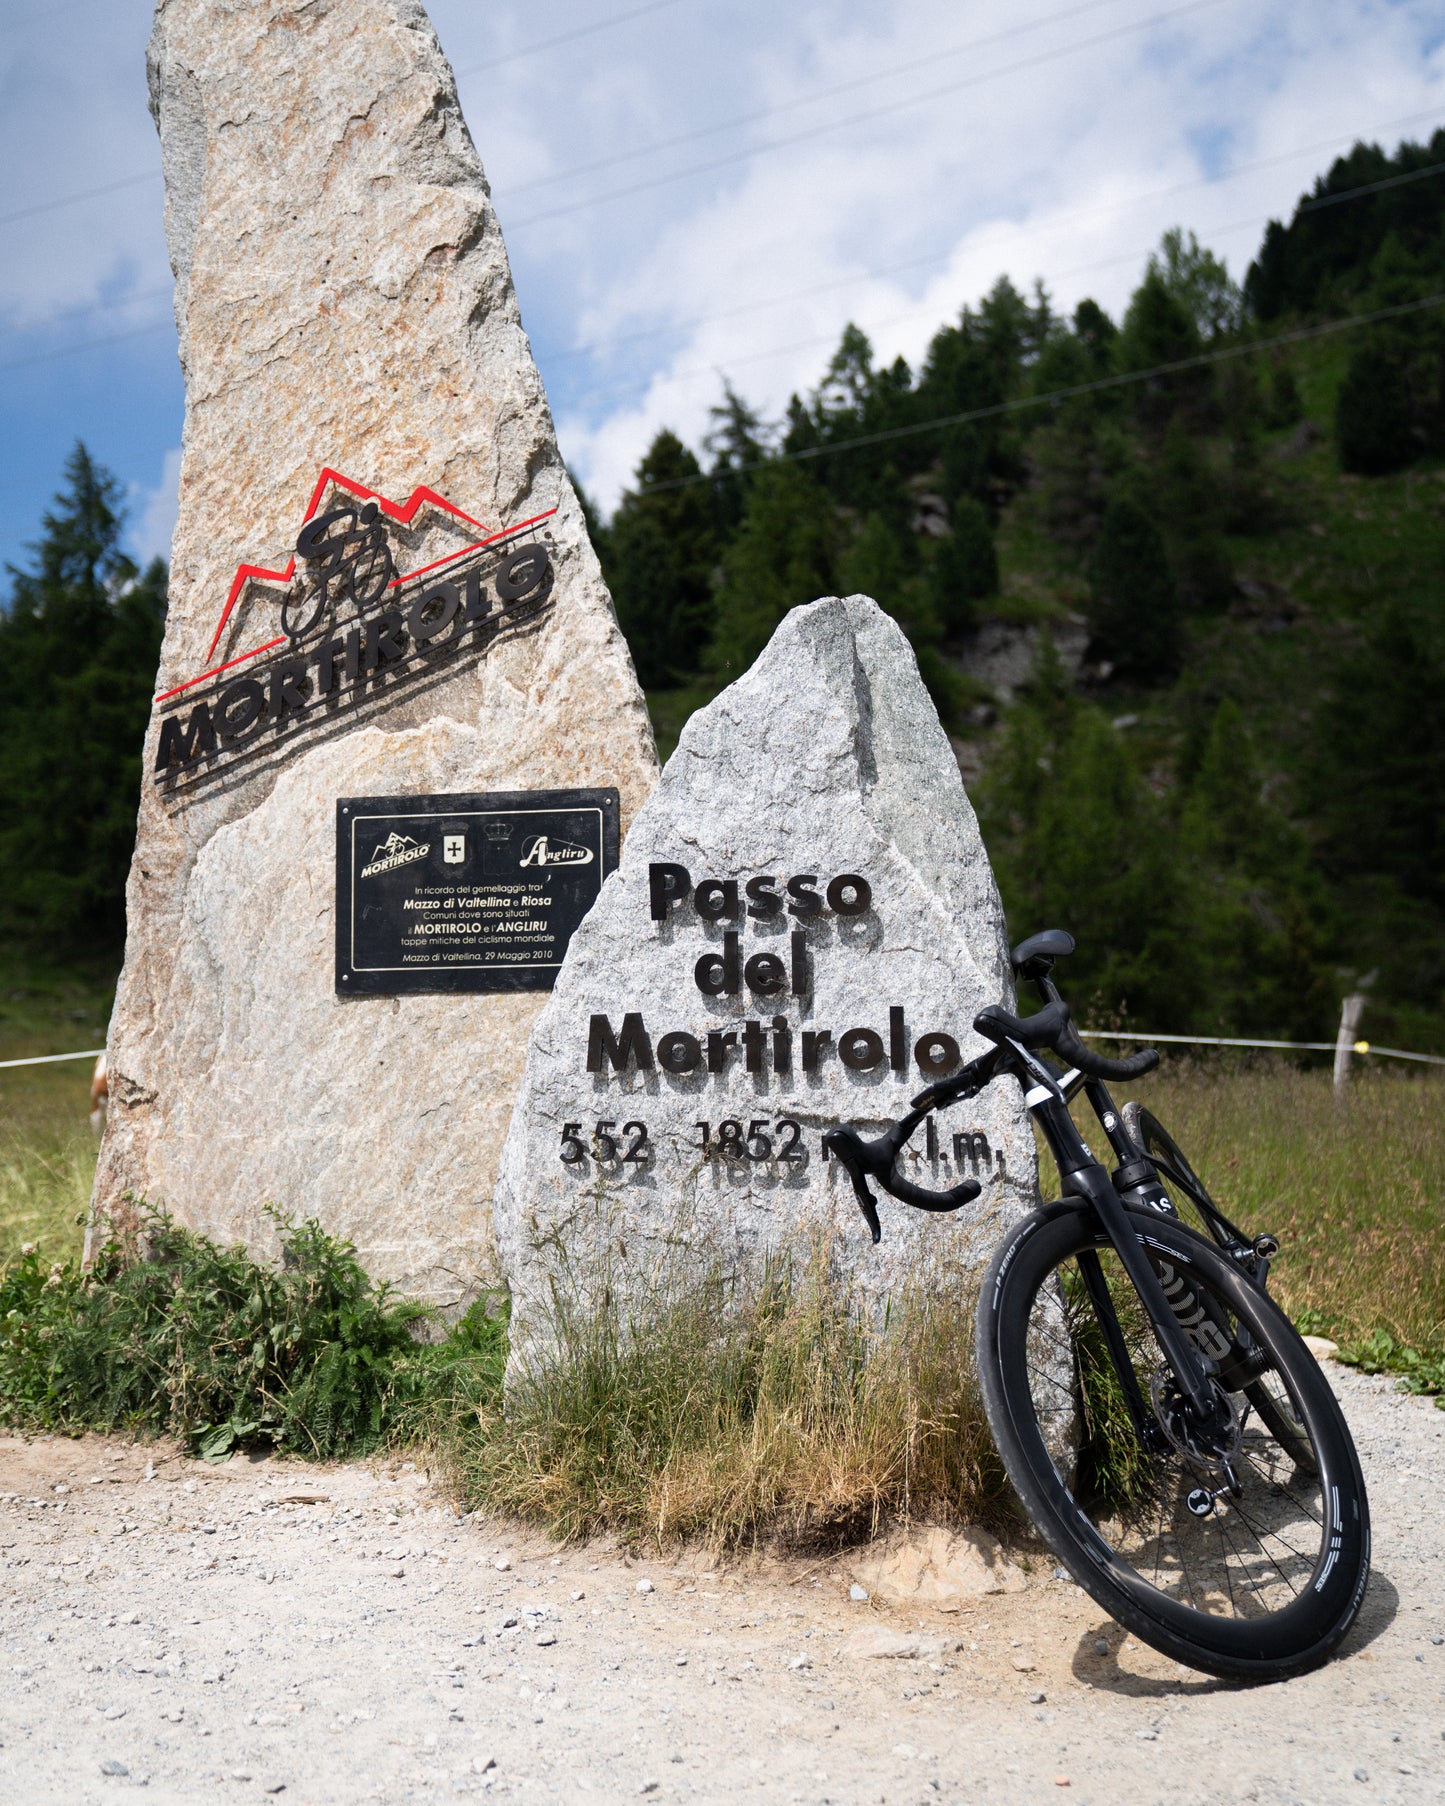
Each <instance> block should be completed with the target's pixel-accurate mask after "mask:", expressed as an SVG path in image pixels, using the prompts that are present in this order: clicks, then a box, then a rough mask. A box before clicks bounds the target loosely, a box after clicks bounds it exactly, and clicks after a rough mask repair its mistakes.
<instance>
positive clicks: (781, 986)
mask: <svg viewBox="0 0 1445 1806" xmlns="http://www.w3.org/2000/svg"><path fill="white" fill-rule="evenodd" d="M743 982H744V984H746V985H747V987H748V989H749V990H750V991H756V992H757V994H758V996H759V997H776V996H777V995H778V994H779V992H781V991H786V990H787V988H788V969H787V967H786V966H785V965H784V964H783V962H782V961H781V960H780V959H779V958H778V956H777V954H776V953H755V954H754V955H753V957H752V958H751V959H750V960H749V961H748V963H747V965H745V966H744V967H743Z"/></svg>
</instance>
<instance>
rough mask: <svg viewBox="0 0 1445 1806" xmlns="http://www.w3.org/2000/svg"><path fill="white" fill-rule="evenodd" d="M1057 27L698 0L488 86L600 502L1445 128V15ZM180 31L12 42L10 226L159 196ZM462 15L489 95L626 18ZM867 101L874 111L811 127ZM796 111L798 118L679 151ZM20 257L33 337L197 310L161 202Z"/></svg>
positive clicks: (1, 298) (569, 443)
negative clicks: (165, 65)
mask: <svg viewBox="0 0 1445 1806" xmlns="http://www.w3.org/2000/svg"><path fill="white" fill-rule="evenodd" d="M1028 4H1029V8H1030V11H1029V13H1028V16H1027V17H1025V18H1020V16H1019V4H1018V0H970V3H969V4H968V5H967V6H960V5H959V4H958V0H808V3H807V4H805V5H802V6H796V7H779V6H777V5H776V4H772V3H771V0H725V3H724V0H682V3H680V4H678V5H677V6H675V7H671V8H664V9H662V10H660V11H658V12H656V13H655V14H650V15H647V16H645V17H643V18H641V19H636V20H633V21H630V22H628V23H624V24H621V25H618V26H615V27H613V28H610V29H608V30H606V31H602V32H598V33H595V34H593V35H590V36H585V37H582V38H580V39H579V40H578V41H577V42H576V43H575V44H571V45H563V46H561V47H554V48H552V49H548V50H546V51H544V52H540V53H538V54H537V55H535V56H528V57H522V58H520V59H516V60H508V61H506V62H504V63H501V64H499V65H497V66H494V67H491V68H486V67H482V68H480V69H478V70H477V71H476V72H475V73H471V74H467V73H463V75H462V77H461V80H460V87H461V95H462V101H463V106H464V108H465V111H466V114H467V117H468V120H469V123H470V125H471V128H472V131H473V135H474V137H475V139H476V142H477V146H478V149H479V151H480V153H481V156H482V160H483V163H484V164H485V166H486V169H487V171H488V175H489V177H490V178H491V180H492V183H493V186H494V190H495V194H496V199H497V205H498V209H499V212H500V215H501V219H502V223H503V227H504V229H505V230H507V232H508V243H509V248H510V251H511V255H512V262H513V268H514V270H515V272H516V278H517V285H518V291H519V294H520V297H521V301H522V307H523V314H524V319H525V321H526V324H527V327H528V330H529V331H530V332H531V334H532V337H533V343H534V346H535V348H536V350H537V355H538V359H539V363H540V365H541V368H542V374H543V377H544V379H545V380H546V382H547V385H548V389H549V393H550V394H551V397H552V402H553V407H554V410H555V412H556V414H557V417H558V420H559V425H560V432H561V437H562V443H563V449H564V451H565V452H566V453H567V454H568V456H569V458H570V460H571V461H572V462H573V465H574V468H576V469H577V471H578V473H579V475H580V476H581V477H582V479H583V480H584V482H585V483H586V484H587V486H588V487H589V489H591V490H592V491H593V492H594V494H596V496H597V497H598V499H599V500H601V501H602V502H603V503H604V504H605V505H609V506H610V505H611V504H612V503H613V502H614V501H615V500H616V497H617V494H618V492H619V490H620V488H621V487H622V485H623V484H624V483H625V482H626V481H627V480H628V477H629V476H630V473H631V471H632V469H633V467H634V466H635V464H636V462H637V460H638V458H639V457H640V456H641V454H642V453H643V451H644V450H645V449H646V447H647V444H648V443H649V441H650V440H651V438H652V437H653V435H654V434H655V432H656V431H657V430H658V428H659V427H660V426H662V425H670V426H672V427H674V428H675V429H676V430H678V431H679V432H681V433H682V434H683V436H684V437H685V438H687V439H689V440H690V441H691V442H693V443H697V442H698V441H699V440H700V438H701V436H702V434H703V433H704V432H705V431H706V428H707V424H708V408H709V406H710V405H711V404H712V403H713V402H714V401H715V400H716V399H717V398H718V396H719V393H720V390H721V376H722V375H723V374H726V375H728V376H730V377H731V378H732V379H733V380H734V381H735V383H736V386H737V387H738V388H739V389H740V391H741V392H742V393H743V394H744V395H746V396H747V397H748V398H749V399H750V400H752V401H753V402H754V403H755V404H756V405H758V406H759V407H760V408H761V410H762V411H763V412H764V413H765V414H770V415H773V416H776V415H777V414H778V413H779V412H780V411H781V409H782V407H783V405H784V404H785V402H786V400H787V397H788V394H789V393H790V391H792V390H794V389H806V388H808V387H810V386H812V385H813V384H814V383H815V382H816V381H817V378H818V376H819V374H820V372H821V370H822V368H823V365H824V363H825V362H826V359H827V357H828V355H829V352H830V351H831V349H832V347H833V346H834V345H835V344H836V342H837V338H838V335H839V333H840V332H841V329H842V327H843V325H844V323H845V322H846V321H848V320H849V319H854V320H857V321H858V322H859V323H860V324H861V325H863V326H864V327H865V328H866V329H867V330H868V331H869V333H870V334H871V335H872V337H873V339H874V341H875V348H876V350H877V352H878V354H879V356H880V358H881V359H886V358H891V357H893V356H894V355H896V354H899V353H901V354H902V355H904V356H906V357H908V358H909V359H910V361H912V362H914V363H915V364H916V363H917V361H918V360H919V358H920V357H921V355H922V354H923V352H924V350H925V348H926V345H927V342H928V339H929V337H930V336H931V334H932V332H933V331H934V330H935V329H936V328H937V327H938V326H939V325H940V324H941V323H942V322H943V321H944V320H946V319H949V318H952V317H955V316H956V314H957V311H958V309H959V307H960V306H961V305H963V304H964V303H966V302H971V301H975V300H976V299H977V298H978V297H979V296H980V295H981V294H982V293H983V292H985V291H986V290H987V288H988V287H989V286H990V285H991V284H992V282H993V281H994V279H995V278H996V277H997V276H998V275H999V274H1000V273H1002V272H1005V271H1006V272H1008V273H1009V274H1010V275H1011V276H1013V278H1014V279H1015V281H1017V282H1018V283H1019V285H1020V286H1021V287H1026V286H1027V284H1028V283H1029V282H1030V281H1031V280H1032V278H1033V277H1034V276H1035V275H1036V274H1037V275H1041V276H1042V277H1043V278H1044V279H1045V280H1046V281H1047V283H1048V284H1049V287H1050V290H1051V292H1052V294H1053V296H1054V299H1055V302H1056V304H1057V305H1059V306H1060V307H1061V308H1068V307H1071V306H1072V305H1073V304H1074V303H1075V302H1076V301H1077V300H1078V299H1079V298H1080V297H1081V296H1082V295H1084V294H1093V295H1094V296H1095V297H1096V298H1097V299H1098V300H1100V301H1101V302H1103V303H1104V305H1106V306H1107V307H1109V308H1110V309H1111V310H1112V311H1114V312H1115V313H1117V312H1118V311H1119V310H1120V309H1121V308H1122V306H1123V305H1124V303H1125V301H1126V299H1127V296H1128V294H1129V292H1130V290H1131V288H1132V287H1133V286H1134V284H1135V282H1136V281H1137V279H1138V276H1139V273H1140V270H1141V268H1142V265H1143V261H1144V258H1145V256H1146V255H1147V252H1148V250H1149V249H1150V248H1151V247H1152V246H1153V245H1154V244H1156V243H1157V241H1158V238H1159V235H1160V233H1161V232H1162V231H1163V230H1164V229H1165V228H1166V227H1168V226H1170V225H1173V224H1176V223H1181V224H1184V225H1187V226H1192V227H1193V228H1194V229H1195V230H1196V231H1198V233H1199V235H1200V237H1201V239H1202V240H1203V241H1204V242H1205V243H1207V244H1210V245H1211V246H1212V247H1213V248H1214V249H1216V250H1217V251H1219V252H1221V253H1222V254H1224V255H1225V256H1226V257H1227V258H1228V261H1229V263H1230V266H1231V268H1232V269H1233V270H1234V272H1235V274H1236V275H1242V274H1243V271H1244V267H1245V265H1246V264H1247V261H1248V258H1249V256H1250V255H1251V254H1252V252H1253V250H1254V248H1255V247H1256V245H1257V244H1258V242H1259V236H1260V232H1261V229H1262V225H1263V222H1264V219H1265V218H1266V217H1267V216H1269V215H1271V214H1274V215H1281V214H1287V213H1288V212H1289V210H1290V209H1291V207H1292V206H1293V203H1294V200H1295V198H1296V196H1297V195H1298V194H1299V192H1300V191H1301V189H1303V188H1306V187H1308V186H1309V184H1310V183H1311V182H1312V181H1313V179H1314V177H1315V175H1316V174H1317V173H1318V172H1319V171H1320V170H1321V169H1323V168H1324V167H1326V166H1327V165H1328V162H1329V161H1330V158H1331V156H1332V155H1333V154H1334V150H1333V149H1332V148H1330V147H1329V146H1328V145H1326V144H1325V143H1324V142H1323V141H1327V140H1337V141H1338V145H1337V148H1339V149H1344V148H1346V147H1347V145H1348V142H1349V140H1350V139H1351V138H1352V137H1354V136H1356V135H1363V136H1367V137H1369V136H1379V137H1380V138H1382V139H1383V140H1384V141H1385V142H1386V143H1387V144H1393V142H1394V140H1395V139H1396V138H1397V137H1399V136H1401V135H1413V136H1424V135H1425V134H1427V133H1428V131H1429V130H1430V129H1431V127H1432V125H1433V124H1434V123H1436V122H1437V121H1439V120H1441V119H1445V51H1442V19H1441V14H1440V9H1439V5H1438V0H1311V3H1310V4H1309V5H1308V6H1306V7H1301V6H1299V5H1298V4H1297V3H1296V0H1197V3H1196V4H1193V5H1189V4H1187V3H1186V0H1076V3H1075V4H1070V0H1028ZM150 10H151V9H150V5H149V0H73V3H72V4H70V5H58V4H55V5H40V4H38V3H37V4H35V5H33V6H30V7H28V8H27V9H26V10H25V11H24V12H23V13H22V14H21V15H20V16H19V17H18V18H17V20H16V22H15V25H14V27H13V28H12V27H11V26H10V25H9V24H8V23H7V30H6V33H5V35H4V37H3V39H0V160H3V161H4V164H5V166H6V168H7V170H8V171H11V172H14V173H13V175H12V179H11V181H10V183H9V184H8V190H7V192H8V203H7V204H8V206H9V207H14V208H18V207H19V206H22V205H25V204H28V203H29V202H30V201H32V200H35V201H40V200H44V199H47V198H53V197H56V196H63V195H65V194H67V193H73V192H76V191H78V190H82V189H85V188H89V187H96V186H99V185H101V184H102V183H103V182H105V181H107V180H113V179H117V178H119V177H122V176H128V175H130V174H131V173H133V172H136V171H142V170H146V169H155V168H158V166H159V154H158V147H157V143H156V138H155V132H154V129H153V127H152V124H151V121H150V119H149V117H148V115H147V113H146V109H145V95H144V59H143V48H144V41H145V36H146V33H147V31H148V29H149V18H150ZM430 10H431V13H432V17H433V19H434V21H435V23H436V25H437V28H438V32H439V34H440V36H441V40H442V44H443V47H444V48H445V49H446V51H447V52H448V54H449V56H450V57H451V60H452V62H453V65H454V66H455V67H456V68H458V69H460V70H462V71H464V72H466V71H468V70H471V69H473V68H474V66H476V65H485V64H487V63H488V62H490V61H494V59H496V58H498V57H502V56H507V57H509V59H510V58H511V53H513V52H515V51H516V50H518V49H520V48H522V47H523V46H525V45H526V43H527V41H528V38H529V37H532V38H536V37H538V36H540V37H541V38H544V39H551V38H553V37H556V36H559V35H561V34H564V33H565V32H566V31H568V30H569V29H571V28H573V27H579V28H580V27H584V26H587V25H590V24H592V23H594V22H595V21H596V20H598V19H599V18H604V19H605V18H606V17H607V16H608V14H609V13H610V12H612V11H620V10H625V9H624V8H622V7H621V5H620V0H585V4H579V3H578V0H573V4H572V5H570V6H563V7H562V8H560V9H554V11H553V12H552V13H551V14H549V15H548V23H547V28H546V29H545V30H540V31H539V28H538V27H537V25H536V19H537V16H538V15H537V13H536V9H535V7H533V6H531V5H529V4H528V3H527V0H493V4H492V5H490V6H489V7H487V8H479V7H477V6H476V4H475V0H431V6H430ZM1162 15H1174V16H1168V17H1164V16H1162ZM1149 21H1153V23H1149ZM1110 32H1113V33H1116V35H1114V36H1112V37H1110V38H1108V39H1107V41H1101V42H1094V41H1093V40H1095V39H1099V38H1100V37H1101V35H1102V34H1105V33H1110ZM988 39H993V40H994V41H991V42H984V41H983V40H988ZM970 45H971V46H973V48H967V46H970ZM1056 52H1058V53H1061V54H1054V53H1056ZM910 62H912V63H915V64H917V63H920V62H921V66H920V67H916V68H913V69H911V70H908V71H905V72H903V73H898V74H888V73H886V72H887V71H889V70H892V69H895V68H896V67H898V66H900V65H903V64H905V63H910ZM1025 62H1028V63H1029V64H1030V66H1029V67H1026V68H1025V67H1018V65H1021V64H1023V63H1025ZM844 83H857V84H858V85H857V86H855V87H852V88H850V89H849V90H848V91H847V92H845V93H842V94H837V95H834V96H833V97H832V98H825V99H820V100H813V99H809V98H808V97H809V96H812V95H814V94H816V93H818V92H819V91H820V90H826V89H830V88H834V87H837V86H839V85H840V84H844ZM944 87H949V88H950V90H951V91H950V92H949V93H947V94H943V95H940V96H938V97H936V98H932V99H927V98H923V97H924V96H925V95H927V94H929V93H930V92H931V91H932V90H934V89H940V88H944ZM799 102H802V103H803V104H796V103H799ZM769 108H773V109H778V108H781V109H784V110H783V111H779V112H776V113H774V115H773V116H772V117H769V118H763V119H753V120H752V121H751V123H743V124H727V125H726V129H722V130H718V131H716V132H712V131H710V130H709V131H708V135H706V136H705V137H702V138H700V139H698V140H697V142H694V143H691V144H675V145H672V146H671V147H670V148H660V149H655V150H652V149H649V148H648V147H650V146H655V145H659V144H661V143H662V142H663V141H667V140H671V139H675V138H678V137H682V136H685V135H687V134H689V133H696V132H700V131H703V130H704V128H711V127H713V126H716V125H718V124H719V123H720V122H722V123H726V122H730V121H738V120H740V119H747V118H748V116H750V115H754V114H757V113H759V112H760V111H765V110H766V109H769ZM1432 108H1433V109H1435V111H1434V113H1433V115H1431V116H1429V117H1424V118H1420V119H1419V120H1418V123H1416V124H1414V125H1412V126H1405V125H1401V124H1397V123H1396V122H1398V121H1401V120H1402V119H1404V118H1405V116H1408V115H1427V114H1429V111H1430V109H1432ZM815 127H820V128H826V129H822V130H820V131H818V132H817V133H816V134H815V135H813V136H803V134H806V133H808V132H810V131H812V130H813V128H815ZM782 139H788V140H790V141H789V142H787V143H785V144H776V147H775V148H769V146H770V145H775V141H778V140H782ZM633 152H641V153H642V154H639V155H637V156H635V157H629V160H626V161H623V162H620V163H611V164H610V165H609V167H607V168H604V169H598V170H594V171H593V172H592V173H590V174H583V173H574V174H571V175H567V174H566V172H568V171H572V172H579V171H582V170H584V169H586V168H587V166H589V165H592V164H595V163H599V162H603V161H606V160H609V159H614V158H616V157H618V156H620V155H622V154H623V153H633ZM714 162H715V163H717V164H718V166H717V167H715V168H712V169H710V170H705V171H702V172H701V173H693V174H690V175H688V176H686V178H685V179H680V180H676V181H672V180H667V181H665V182H663V183H661V185H658V186H650V187H645V188H640V189H638V191H637V192H635V193H632V194H630V195H628V196H626V197H625V198H620V199H611V200H608V199H606V198H605V197H607V196H608V195H612V194H615V193H616V192H617V191H619V190H623V189H627V188H629V187H634V186H636V185H637V184H640V183H648V182H652V181H653V180H654V178H658V177H670V176H671V175H672V174H673V172H676V171H680V170H692V171H694V172H696V171H698V169H699V166H701V165H705V164H709V163H714ZM554 178H555V179H554ZM567 207H576V209H577V210H576V211H571V212H564V213H561V214H556V210H557V209H559V208H567ZM6 210H7V208H5V207H0V212H4V211H6ZM550 214H556V216H555V217H551V218H546V219H542V218H541V216H543V215H550ZM529 220H536V221H537V222H538V223H535V224H530V225H529V224H528V223H527V222H528V221H529ZM6 250H7V255H6V257H5V258H4V259H3V260H0V325H10V326H21V325H25V326H30V325H34V324H35V323H37V322H41V321H46V320H50V319H54V318H55V316H56V314H57V311H60V310H64V309H67V308H69V309H75V308H85V307H94V306H95V304H96V303H97V302H100V303H104V304H106V305H107V307H108V308H109V311H107V312H105V313H95V314H92V315H90V316H88V317H78V318H76V319H74V320H72V321H69V322H67V323H66V327H65V338H66V340H71V339H74V340H77V341H78V340H81V339H85V338H89V337H91V336H92V334H93V335H94V336H96V337H97V338H99V337H102V336H103V335H105V334H106V333H115V334H117V335H119V334H122V333H124V332H126V331H130V330H134V329H135V328H138V327H141V326H143V325H145V324H147V323H148V322H149V321H150V320H151V319H153V318H154V319H156V320H163V318H164V316H165V314H166V312H167V298H166V297H167V291H168V280H169V271H168V268H167V266H166V259H165V249H164V242H163V235H162V231H161V206H160V189H159V184H158V183H157V184H156V185H155V186H154V188H151V187H146V186H141V187H139V188H132V189H125V190H123V191H120V192H117V193H116V194H115V195H113V196H111V197H108V198H106V199H104V200H99V201H92V202H86V203H82V204H80V205H78V206H75V207H59V208H55V209H51V210H49V211H46V212H44V213H41V214H37V215H36V216H34V217H33V218H32V219H29V220H26V221H21V222H16V223H15V224H14V225H13V226H12V227H9V228H7V234H6ZM122 300H123V301H124V305H122V306H116V305H115V303H117V302H119V301H122ZM125 355H126V352H125V351H124V350H122V349H120V348H119V347H118V349H117V353H116V356H117V357H118V358H120V357H123V356H125ZM171 432H173V429H168V436H169V434H170V433H171ZM162 443H164V441H162ZM173 489H174V482H173V478H172V472H171V469H170V466H169V464H168V465H167V471H166V475H165V477H164V478H163V480H162V483H161V486H160V488H158V489H157V490H155V491H146V499H145V501H144V504H143V510H142V511H143V514H144V520H143V522H142V523H141V524H139V525H138V526H137V528H136V533H135V538H136V542H137V543H138V544H139V543H141V542H144V543H145V544H146V545H147V546H148V547H152V548H156V549H164V542H165V540H166V537H167V534H168V525H167V520H168V515H167V510H168V509H169V508H170V507H171V506H172V503H171V500H170V497H171V492H172V491H173ZM163 492H164V500H163V499H162V495H163Z"/></svg>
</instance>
